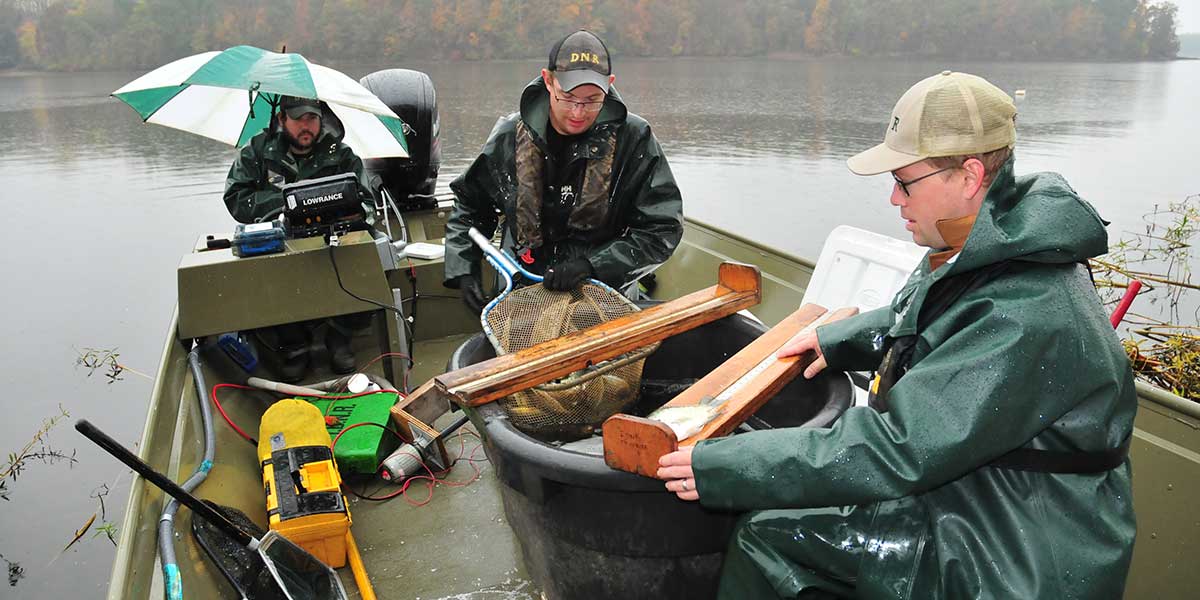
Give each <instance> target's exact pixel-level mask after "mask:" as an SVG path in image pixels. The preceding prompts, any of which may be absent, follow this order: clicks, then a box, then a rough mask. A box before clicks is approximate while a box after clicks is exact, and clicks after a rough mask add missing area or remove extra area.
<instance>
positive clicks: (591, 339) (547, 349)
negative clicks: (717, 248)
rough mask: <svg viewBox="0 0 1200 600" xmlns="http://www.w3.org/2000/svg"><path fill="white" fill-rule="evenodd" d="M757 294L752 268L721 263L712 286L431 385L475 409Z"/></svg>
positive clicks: (727, 310)
mask: <svg viewBox="0 0 1200 600" xmlns="http://www.w3.org/2000/svg"><path fill="white" fill-rule="evenodd" d="M761 293H762V292H761V275H760V273H759V271H758V268H757V267H754V266H752V265H743V264H739V263H724V264H722V265H721V266H720V268H719V269H718V283H717V285H715V286H713V287H710V288H707V289H704V290H700V291H698V292H694V293H691V294H688V295H686V296H684V297H682V298H678V299H676V300H672V301H670V302H665V303H663V304H659V305H656V306H653V307H650V308H648V309H646V310H643V311H639V312H636V313H632V314H629V315H626V316H624V317H620V318H618V319H614V320H612V321H609V322H607V323H602V324H600V325H597V326H595V327H591V328H588V329H585V330H582V331H577V332H574V333H571V334H568V335H565V336H563V337H560V338H557V339H554V340H550V341H547V342H544V343H541V344H538V345H536V346H531V347H529V348H526V349H525V350H521V351H519V352H515V353H512V354H505V355H503V356H498V357H496V358H493V359H491V360H487V361H484V362H481V363H477V364H475V365H471V366H468V367H465V368H462V369H459V370H457V371H452V372H450V373H446V374H444V375H439V376H437V377H435V378H434V383H435V384H436V386H437V388H438V389H439V390H441V391H442V392H444V393H446V394H448V395H450V397H451V399H452V400H454V401H455V402H457V403H458V404H460V405H463V406H479V405H480V404H485V403H487V402H491V401H493V400H497V399H499V398H503V397H505V396H508V395H510V394H513V393H515V392H518V391H521V390H526V389H529V388H531V387H533V386H536V385H540V384H542V383H545V382H547V381H551V380H553V379H557V378H559V377H562V376H564V375H568V374H570V373H573V372H575V371H578V370H580V369H583V368H585V367H588V366H591V365H593V364H596V363H598V362H601V361H604V360H608V359H610V358H613V357H615V356H619V355H621V354H624V353H625V352H629V351H631V350H635V349H637V348H641V347H643V346H646V345H649V344H652V343H654V342H657V341H659V340H662V339H664V338H667V337H670V336H672V335H675V334H677V333H680V332H683V331H687V330H689V329H693V328H695V327H698V326H700V325H703V324H705V323H709V322H711V321H715V320H717V319H719V318H721V317H725V316H728V315H731V314H733V313H735V312H737V311H739V310H742V309H744V308H747V307H750V306H754V305H755V304H757V303H758V302H759V300H760V299H761ZM422 387H424V386H422ZM414 395H415V394H414Z"/></svg>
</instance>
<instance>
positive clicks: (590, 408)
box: [487, 282, 658, 439]
mask: <svg viewBox="0 0 1200 600" xmlns="http://www.w3.org/2000/svg"><path fill="white" fill-rule="evenodd" d="M637 310H638V308H637V306H636V305H635V304H633V303H632V302H630V301H629V300H628V299H627V298H625V297H624V296H622V295H620V294H618V293H616V292H615V291H613V290H611V289H607V288H604V287H601V286H598V285H595V284H592V283H590V282H584V283H583V284H582V285H580V286H579V287H577V288H576V289H574V290H570V291H565V292H557V291H551V290H547V289H546V288H545V287H543V286H541V285H531V286H528V287H524V288H520V289H517V290H514V291H512V292H511V293H509V294H508V296H506V297H505V298H504V299H503V300H501V301H500V302H498V303H496V305H495V306H494V307H492V309H491V310H490V311H489V312H488V314H487V321H488V325H489V327H490V328H491V331H489V332H488V340H489V341H491V343H492V346H493V347H495V349H496V352H497V354H510V353H513V352H517V351H520V350H523V349H525V348H528V347H530V346H533V345H536V344H540V343H542V342H546V341H549V340H552V339H555V338H558V337H562V336H564V335H567V334H569V333H572V332H575V331H579V330H582V329H587V328H589V327H593V326H595V325H599V324H601V323H605V322H608V321H611V320H613V319H615V318H617V317H621V316H624V315H627V314H630V313H632V312H635V311H637ZM657 347H658V344H654V345H652V346H648V347H646V348H641V349H638V350H634V351H632V352H629V353H626V354H624V355H621V356H618V357H616V358H613V359H611V360H608V361H604V362H602V363H599V364H597V365H594V366H592V367H589V368H587V369H584V370H582V371H576V372H575V373H573V374H571V375H569V376H568V377H565V378H563V379H562V380H559V381H556V382H550V383H549V384H546V385H542V386H538V387H535V388H532V389H529V390H525V391H523V392H518V393H516V394H512V395H510V396H508V397H507V398H504V399H502V400H500V401H499V404H500V406H501V407H502V408H503V409H504V411H505V412H506V413H507V414H508V417H509V420H510V421H511V422H512V423H513V425H514V426H516V427H517V428H518V429H520V430H521V431H524V432H526V433H528V434H530V435H534V436H537V437H542V438H555V439H569V438H579V437H584V436H587V435H591V433H592V430H593V429H594V428H595V427H597V426H599V425H600V424H602V423H603V422H604V420H605V419H607V418H608V417H610V416H612V415H613V414H615V413H617V412H619V411H621V410H622V409H623V408H625V407H626V406H627V405H629V404H630V403H631V402H633V401H634V400H635V399H637V394H638V389H639V386H640V383H641V378H642V366H643V364H644V362H645V356H646V355H647V354H649V353H650V352H652V351H654V350H655V349H656V348H657Z"/></svg>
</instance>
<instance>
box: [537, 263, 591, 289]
mask: <svg viewBox="0 0 1200 600" xmlns="http://www.w3.org/2000/svg"><path fill="white" fill-rule="evenodd" d="M591 276H592V263H590V262H588V260H587V259H586V258H572V259H571V260H568V261H565V262H561V263H559V264H557V265H554V266H553V267H550V268H549V269H546V279H545V280H544V281H542V285H544V286H546V289H548V290H556V291H560V292H561V291H565V290H571V289H575V286H577V285H579V282H580V281H583V280H584V279H587V278H588V277H591Z"/></svg>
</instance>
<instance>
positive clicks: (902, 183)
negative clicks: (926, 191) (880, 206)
mask: <svg viewBox="0 0 1200 600" xmlns="http://www.w3.org/2000/svg"><path fill="white" fill-rule="evenodd" d="M961 168H962V167H961V166H953V167H946V168H944V169H938V170H936V171H934V172H932V173H926V174H924V175H922V176H920V177H918V178H916V179H911V180H909V181H904V180H903V179H900V177H899V176H898V175H896V173H895V172H894V171H893V172H892V179H895V180H896V185H898V186H900V191H902V192H904V195H905V196H906V197H907V196H911V195H912V194H909V193H908V186H910V185H912V184H914V183H916V182H918V181H920V180H922V179H925V178H927V177H933V176H934V175H937V174H938V173H945V172H946V171H949V170H951V169H961Z"/></svg>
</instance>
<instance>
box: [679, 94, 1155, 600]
mask: <svg viewBox="0 0 1200 600" xmlns="http://www.w3.org/2000/svg"><path fill="white" fill-rule="evenodd" d="M1015 115H1016V110H1015V107H1014V106H1013V103H1012V101H1011V100H1010V99H1009V98H1008V96H1007V95H1006V94H1005V93H1004V92H1002V91H1000V90H999V89H998V88H997V87H996V86H994V85H992V84H990V83H988V82H987V81H985V80H984V79H982V78H980V77H976V76H974V75H967V74H965V73H951V72H943V73H942V74H939V75H934V76H933V77H930V78H928V79H925V80H923V81H921V82H919V83H917V84H916V85H914V86H913V87H912V88H911V89H909V90H908V92H906V93H905V94H904V96H903V97H902V98H901V99H900V101H899V102H898V103H897V104H896V107H895V109H894V110H893V111H892V114H891V115H890V116H889V117H888V120H887V122H886V124H885V125H886V133H885V134H884V142H883V143H882V144H880V145H878V146H876V147H874V148H871V149H869V150H867V151H865V152H863V153H861V154H858V155H857V156H854V157H853V158H851V159H850V160H849V165H850V169H851V170H853V171H854V172H856V173H860V174H881V173H888V172H890V173H891V175H892V176H893V177H894V178H895V181H894V183H893V186H892V191H891V203H892V204H893V205H894V206H896V207H897V208H899V209H900V217H901V218H903V219H904V220H905V225H906V227H907V228H908V230H909V231H911V232H912V235H913V239H914V240H915V241H916V242H917V243H918V244H921V245H923V246H927V247H928V248H929V249H930V252H929V254H927V256H926V259H925V260H923V261H922V262H921V264H920V265H918V267H917V269H916V270H915V271H914V272H913V274H912V275H911V276H910V278H909V280H908V282H907V283H906V284H905V286H904V288H903V289H902V290H901V291H900V292H899V293H898V294H897V295H896V297H895V298H894V299H893V300H892V304H891V306H887V307H883V308H880V309H877V310H873V311H871V312H867V313H862V314H860V315H857V316H855V317H851V318H849V319H844V320H841V321H837V322H833V323H829V324H827V325H824V326H822V327H819V328H818V329H817V330H816V332H815V333H811V334H806V335H803V336H801V337H798V338H797V339H795V340H793V341H792V342H789V343H788V344H786V345H785V346H784V348H783V349H782V350H781V351H780V352H779V356H792V355H800V354H805V353H809V352H811V355H812V358H813V359H812V362H811V363H810V365H809V366H808V367H807V368H806V370H805V373H804V375H805V377H807V378H812V377H814V376H816V375H817V374H818V373H820V372H821V371H822V370H824V369H826V368H827V366H828V367H832V369H831V370H837V371H841V370H859V371H861V370H867V369H872V368H874V369H875V370H876V373H878V376H877V377H876V378H875V381H874V382H873V383H872V385H871V389H870V406H862V407H851V408H849V409H847V410H846V412H845V413H844V414H843V415H842V416H841V418H840V419H839V420H838V421H837V422H835V424H834V425H833V426H832V427H831V428H829V429H821V428H792V429H786V428H780V429H773V430H769V431H757V432H753V433H748V434H742V435H737V436H733V437H731V438H726V439H719V440H711V441H704V442H700V443H698V444H696V446H695V447H694V448H684V449H681V450H680V451H677V452H673V453H671V454H668V455H666V456H664V457H662V458H661V459H660V461H659V463H660V465H661V466H662V468H661V469H660V470H659V472H658V476H659V477H660V478H662V479H665V480H667V482H666V484H665V485H666V488H667V489H668V490H669V491H672V492H675V493H676V494H677V495H678V496H679V497H680V498H681V499H684V500H699V501H700V502H701V503H703V504H704V505H705V506H708V507H710V508H717V509H724V510H729V509H733V510H744V511H749V512H748V514H746V515H745V516H744V517H743V518H742V520H741V521H740V522H739V524H738V527H737V529H736V531H735V533H734V536H733V539H732V541H731V542H730V544H729V546H728V551H727V553H726V556H725V563H724V566H723V568H722V573H721V582H720V589H719V594H718V595H719V597H721V598H774V597H780V598H797V597H803V598H827V597H857V598H900V599H904V598H1023V599H1031V598H1045V599H1052V598H1054V599H1057V598H1067V597H1071V598H1120V597H1121V595H1122V590H1123V589H1124V584H1125V576H1126V574H1127V572H1128V570H1129V564H1130V559H1131V556H1132V550H1133V539H1134V530H1135V527H1134V519H1133V505H1132V502H1131V499H1130V491H1131V479H1130V478H1131V474H1130V467H1129V460H1128V449H1129V439H1130V434H1131V432H1132V429H1133V415H1134V411H1135V409H1136V407H1137V403H1136V395H1135V391H1134V385H1133V376H1132V372H1131V370H1130V367H1129V361H1128V359H1127V358H1126V357H1125V353H1124V350H1123V349H1122V348H1121V345H1120V343H1119V342H1118V340H1117V337H1116V336H1115V335H1114V333H1113V330H1112V327H1111V326H1110V325H1109V322H1108V319H1107V315H1106V314H1105V310H1104V307H1103V306H1102V305H1101V303H1100V301H1099V299H1098V297H1097V296H1096V293H1095V290H1094V289H1093V287H1092V283H1091V279H1090V278H1089V275H1088V271H1087V268H1086V266H1085V264H1086V261H1087V259H1088V258H1089V257H1092V256H1096V255H1098V254H1102V253H1104V252H1106V251H1107V248H1106V246H1107V239H1108V238H1107V235H1106V233H1105V230H1104V222H1103V221H1102V220H1101V219H1100V217H1099V216H1098V215H1097V214H1096V211H1095V209H1093V208H1092V207H1091V206H1090V205H1089V204H1087V203H1086V202H1084V201H1083V200H1081V199H1080V198H1079V196H1078V195H1077V194H1076V193H1075V191H1074V190H1073V189H1071V187H1070V186H1069V185H1067V183H1066V181H1064V180H1063V178H1062V177H1061V176H1059V175H1057V174H1054V173H1038V174H1033V175H1026V176H1022V177H1016V176H1014V174H1013V157H1012V146H1013V144H1014V143H1015V141H1016V130H1015V126H1014V117H1015ZM829 376H837V377H840V376H841V375H840V374H833V373H830V374H826V375H825V377H829Z"/></svg>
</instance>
